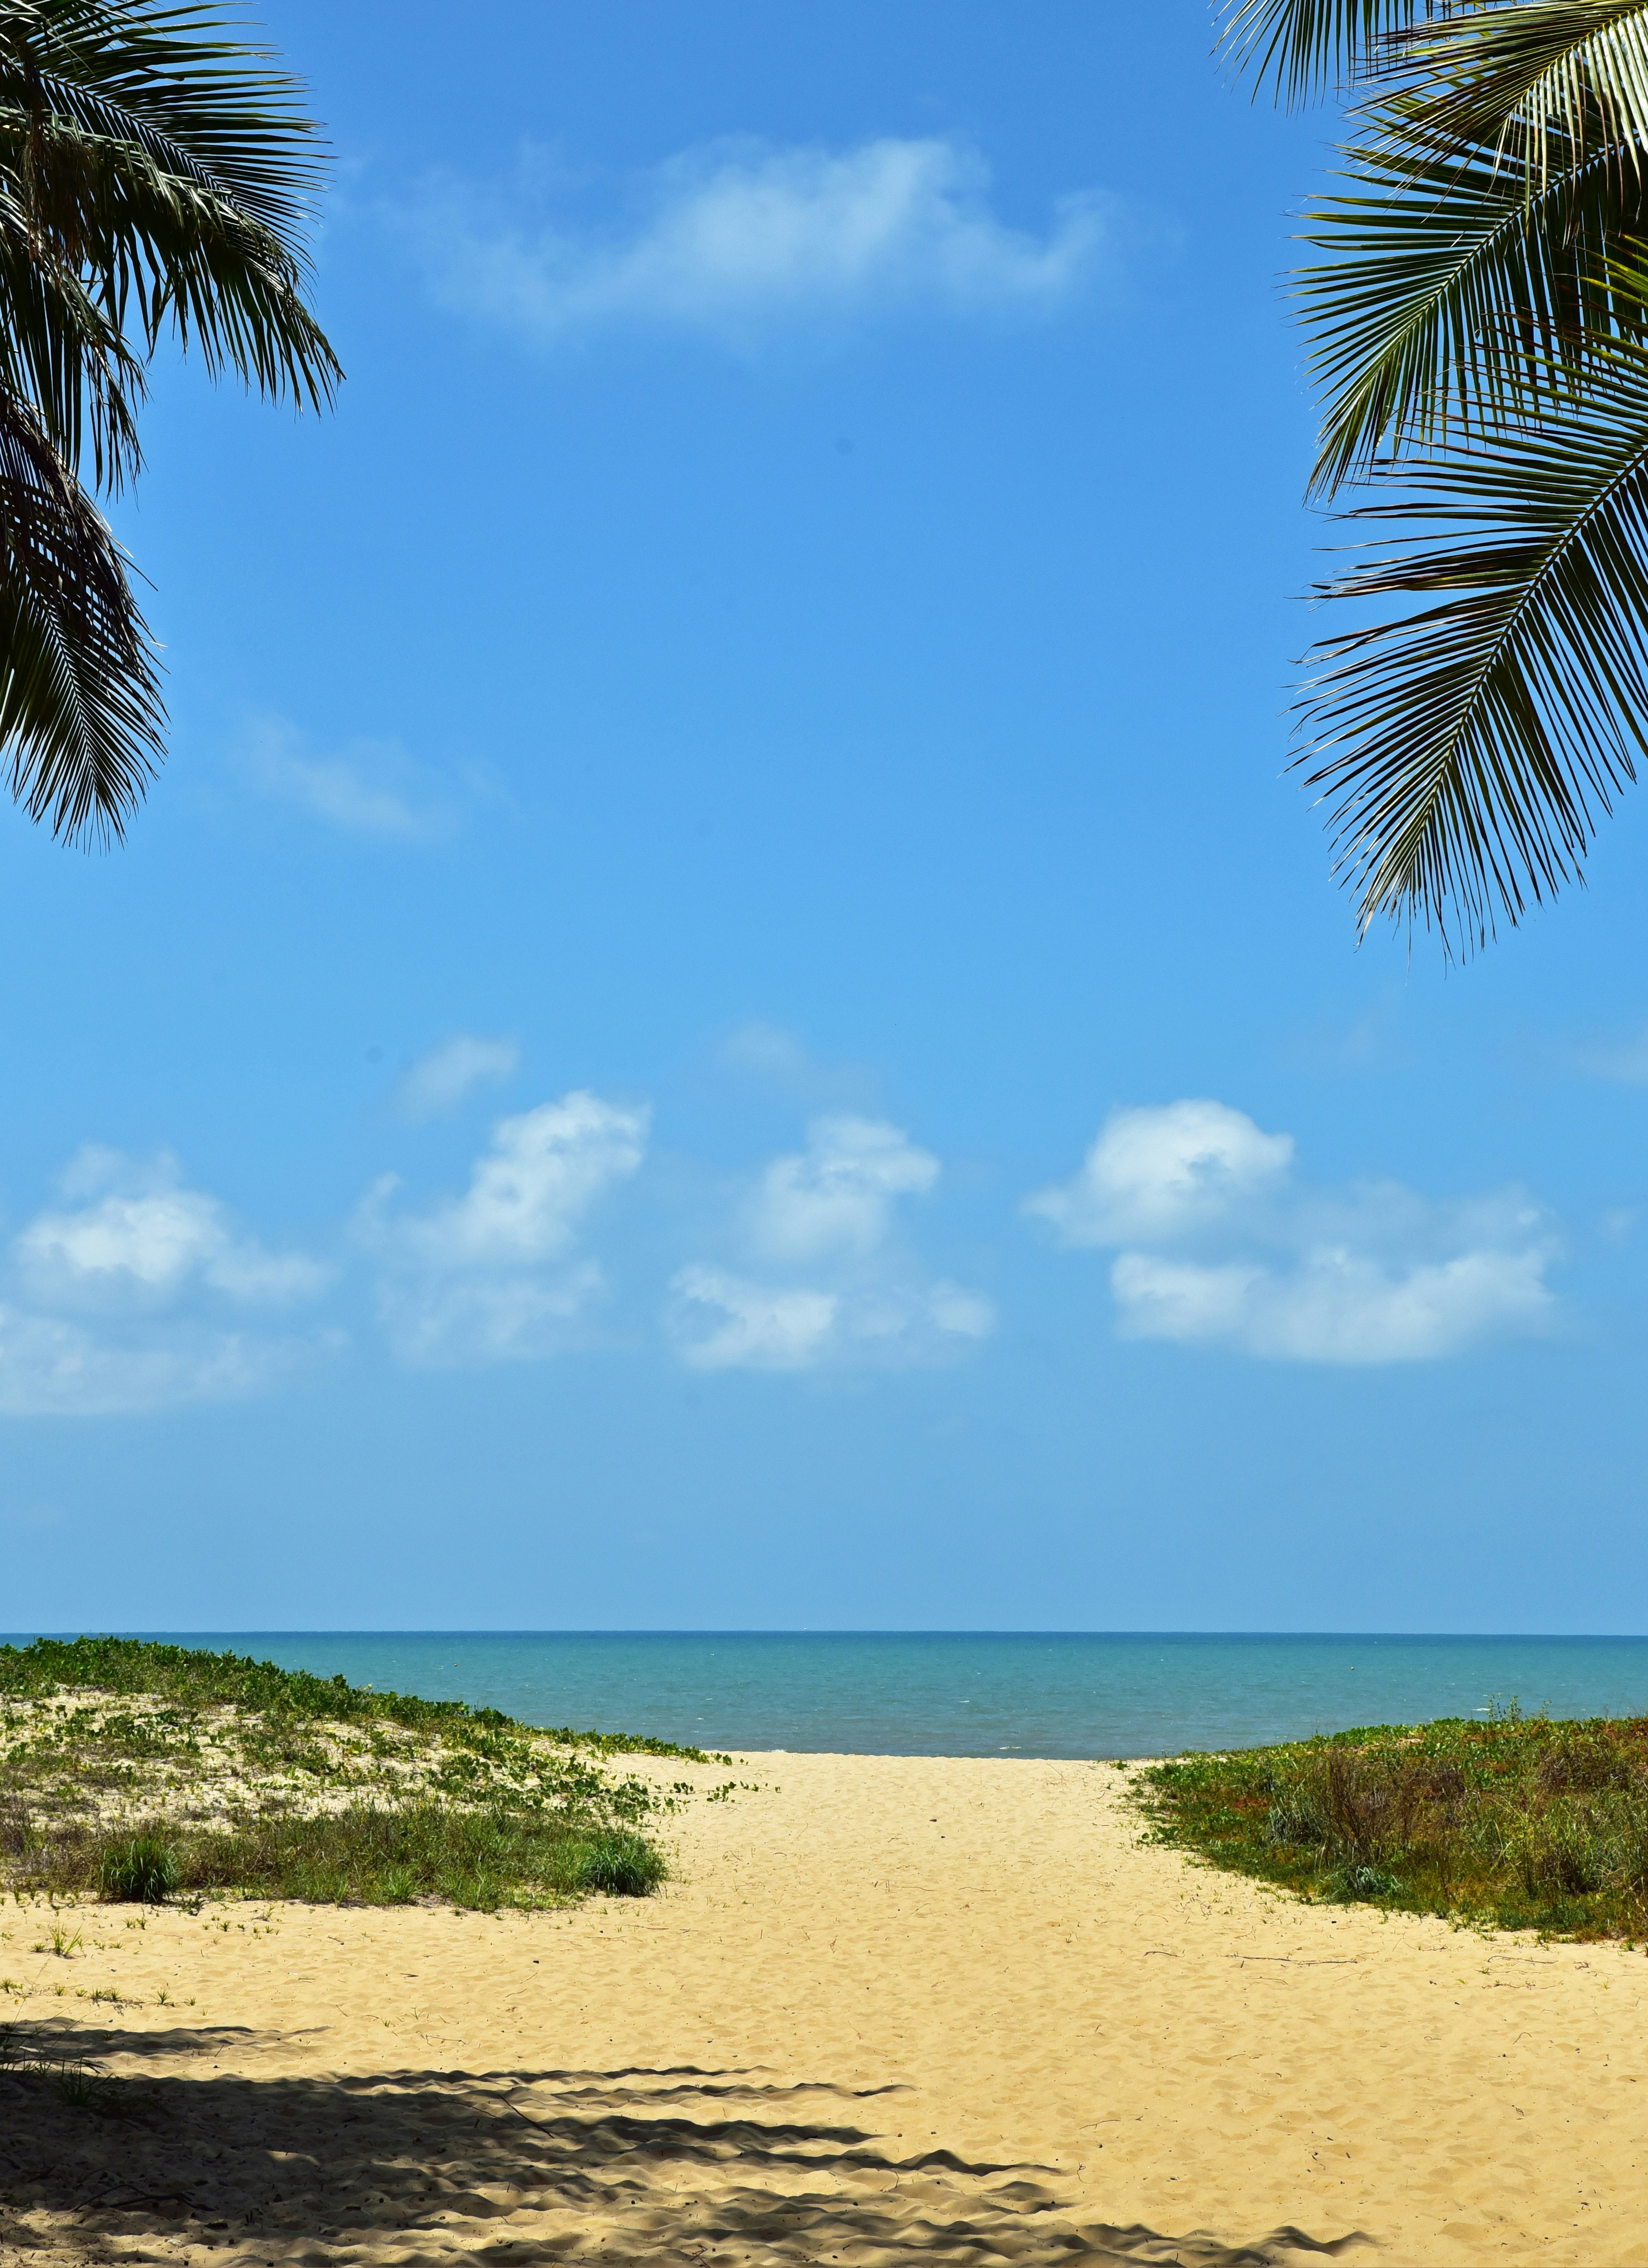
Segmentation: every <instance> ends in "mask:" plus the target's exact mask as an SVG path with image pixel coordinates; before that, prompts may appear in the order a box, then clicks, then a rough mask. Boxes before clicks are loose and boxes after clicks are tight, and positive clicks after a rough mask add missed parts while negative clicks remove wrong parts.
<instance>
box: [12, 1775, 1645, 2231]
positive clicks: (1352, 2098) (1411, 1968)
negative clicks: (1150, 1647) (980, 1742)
mask: <svg viewBox="0 0 1648 2268" xmlns="http://www.w3.org/2000/svg"><path fill="white" fill-rule="evenodd" d="M645 1768H646V1769H647V1770H648V1771H650V1772H651V1774H652V1775H653V1776H654V1777H656V1778H659V1779H660V1780H661V1781H663V1782H665V1783H666V1784H667V1783H668V1782H669V1781H672V1780H679V1779H683V1778H691V1779H693V1780H694V1781H695V1782H696V1783H698V1784H699V1786H700V1788H701V1791H704V1792H707V1791H708V1790H709V1789H710V1787H712V1786H716V1785H717V1784H719V1783H721V1782H723V1781H725V1779H726V1778H727V1777H728V1775H727V1774H726V1773H725V1771H722V1770H718V1769H717V1768H714V1767H710V1768H705V1767H682V1766H679V1765H675V1764H650V1763H649V1764H647V1765H646V1767H645ZM737 1778H739V1781H740V1782H745V1783H754V1788H753V1790H752V1788H751V1787H750V1786H744V1787H742V1788H741V1789H740V1791H739V1793H737V1794H736V1796H735V1797H733V1798H732V1800H724V1801H719V1802H709V1801H704V1800H694V1801H692V1802H691V1803H690V1804H689V1805H688V1807H687V1808H686V1809H685V1810H684V1811H683V1812H682V1813H681V1814H680V1815H678V1816H677V1817H676V1818H675V1819H673V1821H672V1822H671V1823H669V1825H668V1828H667V1830H666V1838H665V1839H666V1841H667V1842H668V1843H669V1844H670V1845H671V1846H672V1849H673V1857H674V1861H675V1865H676V1867H677V1878H676V1879H675V1880H674V1881H673V1882H672V1883H671V1884H670V1885H669V1887H668V1888H667V1889H666V1891H665V1892H664V1893H663V1894H662V1895H660V1896H657V1897H654V1898H651V1899H649V1900H644V1901H622V1900H610V1899H596V1900H593V1901H592V1902H591V1903H590V1904H587V1905H586V1906H584V1907H582V1908H580V1909H578V1910H576V1911H563V1912H556V1913H546V1914H541V1915H533V1916H521V1915H501V1916H497V1917H483V1916H476V1915H473V1914H468V1915H460V1914H454V1913H452V1912H450V1911H445V1910H438V1909H422V1908H419V1909H409V1910H407V1909H402V1910H392V1911H383V1910H360V1909H355V1910H344V1911H339V1910H337V1909H333V1908H305V1907H298V1906H291V1905H276V1906H256V1907H254V1906H246V1905H239V1904H233V1905H216V1906H213V1905H208V1906H206V1907H204V1908H202V1910H201V1911H199V1912H198V1913H190V1912H188V1911H172V1910H168V1911H151V1912H148V1913H146V1914H140V1913H138V1912H136V1911H134V1910H132V1909H128V1908H118V1907H109V1906H83V1907H80V1908H78V1909H77V1910H74V1911H69V1912H63V1913H60V1914H58V1915H56V1916H55V1917H54V1916H53V1915H52V1914H51V1913H50V1912H49V1911H48V1910H47V1909H45V1908H44V1907H37V1908H29V1907H18V1906H16V1905H13V1906H11V1907H9V1908H7V1909H6V1910H5V1911H4V1922H3V1928H0V1975H3V1976H4V1978H5V1979H6V1980H7V1985H8V1989H7V1991H6V1992H5V1995H4V2014H5V2015H7V2016H8V2017H10V2018H11V2019H12V2020H13V2021H15V2022H16V2023H17V2024H18V2026H19V2027H20V2028H21V2029H25V2030H26V2031H28V2032H30V2033H33V2034H40V2033H46V2034H49V2035H51V2036H55V2038H57V2039H59V2040H60V2041H61V2040H64V2039H66V2038H67V2037H69V2036H70V2035H71V2034H72V2036H73V2039H74V2041H75V2042H76V2043H77V2044H78V2045H79V2046H80V2047H81V2048H83V2049H85V2051H88V2052H89V2053H92V2054H94V2055H95V2056H96V2057H97V2058H98V2059H99V2063H100V2066H101V2067H102V2068H103V2069H104V2070H106V2071H107V2072H108V2073H112V2074H114V2075H116V2076H117V2077H118V2078H119V2079H120V2080H121V2088H120V2090H119V2092H120V2094H121V2095H123V2096H124V2097H126V2098H127V2099H128V2100H129V2101H130V2100H133V2099H135V2100H136V2105H137V2108H136V2111H135V2113H134V2115H131V2116H128V2117H104V2116H98V2115H95V2114H94V2112H93V2111H92V2110H90V2109H87V2108H84V2107H76V2106H72V2105H70V2104H68V2103H65V2102H63V2100H62V2099H61V2097H60V2095H58V2094H57V2092H56V2091H55V2089H53V2088H50V2087H49V2086H48V2085H47V2084H46V2083H44V2082H43V2081H42V2080H40V2078H39V2077H33V2076H32V2077H27V2078H19V2077H16V2076H11V2077H0V2095H3V2096H4V2119H3V2120H0V2256H4V2257H6V2258H11V2257H13V2256H14V2255H15V2256H16V2257H19V2258H23V2257H26V2258H28V2259H30V2260H32V2261H36V2262H42V2261H49V2260H55V2259H65V2260H69V2259H72V2260H76V2261H82V2260H84V2261H101V2260H113V2259H117V2258H127V2259H142V2260H175V2259H179V2258H181V2257H184V2256H185V2255H187V2254H189V2253H190V2252H203V2251H206V2250H210V2251H211V2252H212V2253H213V2254H214V2256H215V2257H217V2258H219V2259H224V2260H228V2261H232V2262H236V2263H240V2262H244V2263H246V2264H248V2268H250V2264H252V2263H261V2262H278V2263H293V2264H304V2268H321V2264H325V2263H332V2262H346V2261H348V2262H355V2261H359V2262H367V2263H374V2264H375V2263H379V2262H381V2263H385V2264H387V2263H391V2262H421V2261H430V2262H436V2261H445V2260H447V2259H449V2258H451V2257H452V2256H453V2255H455V2254H460V2253H461V2254H466V2255H479V2256H481V2257H484V2258H486V2259H487V2260H489V2261H497V2262H499V2263H504V2262H507V2263H510V2264H511V2268H512V2264H516V2263H523V2262H528V2261H531V2260H533V2259H537V2258H563V2257H568V2256H570V2255H578V2256H579V2257H583V2256H585V2255H589V2256H592V2257H600V2259H601V2260H603V2261H607V2262H623V2261H629V2260H636V2261H642V2260H645V2261H678V2260H679V2261H691V2262H699V2261H704V2262H708V2261H711V2260H713V2261H717V2262H720V2263H725V2264H729V2268H740V2264H744V2263H755V2262H762V2261H775V2262H777V2261H783V2262H786V2263H813V2262H820V2263H824V2262H837V2261H838V2262H842V2263H860V2264H880V2263H894V2262H902V2261H907V2260H918V2259H919V2260H932V2261H968V2262H975V2261H989V2260H993V2259H997V2258H1002V2259H1011V2260H1013V2261H1015V2262H1018V2263H1021V2264H1040V2263H1042V2262H1052V2261H1056V2260H1057V2261H1065V2260H1070V2259H1081V2258H1092V2259H1100V2260H1102V2259H1106V2258H1121V2259H1125V2260H1141V2259H1142V2260H1149V2261H1180V2262H1182V2263H1184V2264H1187V2268H1189V2264H1196V2268H1211V2264H1215V2263H1220V2264H1229V2263H1233V2262H1239V2261H1240V2262H1247V2263H1258V2262H1271V2263H1281V2262H1288V2261H1292V2262H1303V2261H1305V2260H1308V2259H1321V2257H1323V2255H1324V2251H1331V2252H1334V2253H1337V2254H1339V2255H1340V2256H1341V2257H1350V2258H1353V2259H1354V2258H1363V2259H1368V2260H1370V2261H1371V2260H1372V2259H1374V2258H1376V2257H1379V2256H1380V2254H1382V2255H1383V2257H1386V2258H1387V2259H1389V2260H1391V2261H1393V2262H1397V2263H1402V2264H1404V2268H1405V2264H1410V2263H1411V2264H1414V2268H1421V2264H1429V2263H1432V2262H1467V2263H1468V2262H1476V2261H1482V2260H1496V2261H1497V2260H1504V2261H1524V2260H1527V2261H1532V2260H1534V2259H1538V2260H1541V2261H1547V2262H1574V2263H1585V2264H1588V2268H1589V2264H1608V2268H1614V2264H1620V2268H1624V2264H1627V2263H1648V2210H1645V2208H1648V2182H1645V2180H1644V2173H1645V2171H1648V2101H1645V2100H1644V2096H1645V2095H1648V2049H1644V2031H1643V2019H1644V1985H1648V1959H1645V1958H1644V1955H1643V1954H1642V1953H1640V1952H1637V1953H1629V1952H1627V1951H1625V1950H1624V1949H1623V1948H1620V1947H1615V1946H1607V1947H1595V1946H1578V1947H1576V1946H1556V1945H1550V1946H1539V1945H1536V1944H1534V1943H1530V1942H1527V1941H1523V1940H1511V1939H1504V1938H1500V1939H1492V1940H1488V1939H1482V1938H1480V1937H1477V1936H1475V1935H1471V1934H1468V1933H1456V1932H1453V1931H1451V1930H1449V1929H1447V1928H1446V1927H1445V1926H1442V1925H1441V1924H1439V1923H1435V1922H1428V1921H1417V1920H1413V1919H1409V1918H1391V1919H1383V1918H1380V1917H1379V1916H1378V1915H1377V1914H1375V1913H1372V1912H1371V1911H1365V1910H1328V1909H1324V1908H1311V1907H1301V1906H1299V1905H1296V1904H1292V1903H1291V1902H1290V1901H1288V1900H1285V1899H1284V1898H1281V1897H1279V1896H1273V1895H1271V1894H1269V1893H1268V1892H1266V1891H1264V1890H1262V1889H1257V1888H1255V1887H1253V1886H1250V1885H1248V1884H1247V1883H1245V1882H1242V1881H1237V1880H1233V1879H1232V1878H1229V1877H1225V1876H1221V1875H1217V1874H1211V1873H1209V1872H1207V1871H1205V1870H1203V1869H1201V1868H1197V1867H1193V1866H1191V1865H1189V1864H1188V1863H1187V1862H1185V1861H1184V1860H1183V1859H1180V1858H1178V1857H1176V1856H1175V1855H1173V1854H1172V1853H1169V1852H1162V1851H1159V1850H1153V1849H1150V1848H1142V1847H1140V1845H1139V1844H1138V1840H1137V1835H1138V1829H1137V1821H1136V1819H1135V1817H1134V1815H1132V1813H1131V1812H1130V1811H1129V1808H1128V1807H1127V1805H1126V1803H1125V1801H1124V1800H1123V1797H1122V1789H1123V1778H1122V1775H1121V1774H1120V1773H1118V1772H1116V1771H1115V1770H1114V1769H1113V1768H1111V1767H1109V1766H1107V1765H1099V1764H1071V1763H1036V1762H1026V1761H1019V1760H1013V1761H1002V1762H996V1761H974V1760H969V1759H964V1758H944V1757H940V1758H899V1757H876V1756H770V1755H769V1756H748V1757H741V1758H739V1761H738V1766H737ZM54 1924H55V1926H56V1927H57V1928H58V1930H59V1932H60V1934H61V1935H62V1936H63V1940H64V1942H65V1943H66V1944H67V1946H68V1949H67V1950H66V1951H63V1952H56V1951H54V1950H52V1949H51V1944H50V1933H51V1927H52V1926H54ZM76 1933H78V1937H79V1942H78V1944H77V1945H75V1944H73V1943H72V1941H71V1940H73V1938H74V1936H75V1934H76ZM94 1995H96V1996H98V1997H96V1998H93V1996H94ZM1368 2245H1371V2246H1372V2247H1373V2248H1377V2249H1376V2250H1369V2249H1365V2246H1368Z"/></svg>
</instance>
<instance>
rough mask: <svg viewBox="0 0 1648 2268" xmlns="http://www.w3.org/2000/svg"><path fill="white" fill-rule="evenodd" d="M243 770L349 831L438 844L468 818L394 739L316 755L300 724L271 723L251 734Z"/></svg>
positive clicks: (282, 797)
mask: <svg viewBox="0 0 1648 2268" xmlns="http://www.w3.org/2000/svg"><path fill="white" fill-rule="evenodd" d="M241 767H242V770H244V772H245V773H246V777H247V778H248V779H250V780H251V782H252V784H254V786H255V787H256V788H258V789H259V790H260V791H261V792H262V793H263V794H265V795H268V796H272V797H274V798H276V799H277V800H278V801H280V802H283V803H290V804H295V805H296V806H298V809H300V810H302V811H306V812H308V813H309V814H311V816H312V817H313V818H316V819H322V820H325V821H327V824H328V825H330V826H333V827H336V828H341V829H342V831H343V832H344V833H345V834H349V835H369V836H378V837H379V839H380V840H383V841H386V842H394V843H431V842H436V841H438V840H439V839H440V838H441V837H442V836H447V835H450V834H451V833H452V829H453V828H455V827H456V826H457V825H458V824H459V821H460V817H461V813H460V809H459V806H458V805H457V804H456V802H455V801H454V800H453V799H452V795H451V793H450V792H448V790H447V788H446V787H445V784H444V783H443V782H442V781H441V780H440V779H439V778H438V777H437V776H436V775H435V774H434V773H432V772H431V771H430V770H428V768H427V767H426V766H424V765H423V764H419V763H416V762H413V760H412V758H411V757H410V756H408V755H407V753H406V751H405V749H404V748H402V747H400V746H399V745H398V744H397V743H396V742H394V741H393V740H351V741H350V742H349V745H348V746H347V747H344V748H342V749H341V750H339V751H337V752H336V753H335V754H334V755H314V754H313V752H312V751H311V750H310V748H309V747H308V746H307V744H306V742H305V738H304V736H303V734H302V733H299V732H298V729H297V727H296V726H295V725H291V724H288V723H287V722H286V721H285V720H284V719H283V718H276V717H269V718H261V719H260V720H259V722H258V723H257V724H256V725H254V727H253V728H252V730H251V732H250V733H248V735H247V738H246V744H245V747H244V748H243V750H242V755H241Z"/></svg>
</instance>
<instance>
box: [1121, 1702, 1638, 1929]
mask: <svg viewBox="0 0 1648 2268" xmlns="http://www.w3.org/2000/svg"><path fill="white" fill-rule="evenodd" d="M1134 1786H1135V1789H1136V1791H1137V1794H1138V1795H1139V1797H1140V1798H1141V1799H1142V1800H1143V1802H1144V1807H1145V1808H1146V1810H1147V1812H1148V1814H1149V1815H1150V1817H1151V1823H1152V1825H1153V1828H1154V1831H1155V1836H1156V1838H1157V1839H1158V1840H1159V1841H1160V1842H1164V1843H1169V1844H1173V1845H1177V1846H1178V1847H1180V1848H1181V1849H1183V1850H1188V1851H1194V1852H1196V1853H1197V1854H1198V1855H1199V1856H1201V1857H1202V1858H1204V1859H1209V1860H1210V1861H1211V1862H1212V1863H1213V1864H1214V1865H1216V1866H1219V1867H1231V1868H1232V1869H1235V1870H1237V1871H1239V1872H1240V1873H1243V1874H1257V1875H1260V1876H1262V1877H1263V1878H1264V1879H1265V1880H1266V1881H1273V1882H1277V1883H1281V1884H1284V1886H1286V1887H1287V1888H1289V1889H1294V1890H1297V1891H1299V1892H1300V1893H1301V1894H1302V1895H1303V1896H1306V1897H1325V1898H1332V1899H1335V1900H1340V1901H1344V1900H1367V1901H1372V1902H1377V1903H1378V1904H1381V1905H1386V1906H1400V1907H1402V1908H1404V1909H1406V1910H1408V1911H1413V1912H1418V1913H1437V1914H1446V1915H1452V1916H1455V1917H1459V1918H1468V1919H1470V1920H1472V1921H1482V1922H1487V1923H1490V1924H1492V1925H1495V1926H1498V1927H1500V1928H1505V1929H1529V1928H1532V1929H1539V1930H1545V1931H1551V1932H1558V1933H1562V1934H1563V1935H1565V1936H1575V1937H1606V1936H1616V1937H1629V1938H1633V1939H1636V1940H1643V1939H1644V1938H1648V1718H1644V1717H1635V1718H1624V1719H1613V1718H1598V1719H1591V1720H1589V1721H1586V1722H1584V1723H1577V1722H1565V1721H1561V1720H1558V1721H1555V1722H1553V1721H1552V1720H1550V1719H1547V1718H1542V1717H1533V1718H1530V1717H1525V1716H1524V1715H1523V1714H1522V1712H1520V1711H1519V1709H1517V1708H1516V1707H1515V1706H1514V1705H1512V1707H1511V1708H1510V1709H1509V1710H1505V1711H1501V1712H1496V1713H1495V1714H1494V1716H1492V1717H1491V1718H1490V1720H1489V1721H1488V1722H1487V1723H1482V1722H1476V1721H1472V1720H1469V1719H1460V1718H1451V1719H1449V1718H1445V1719H1439V1720H1438V1722H1436V1723H1434V1724H1430V1725H1414V1726H1405V1725H1376V1726H1372V1727H1365V1728H1363V1729H1361V1730H1358V1731H1355V1732H1348V1733H1335V1734H1331V1735H1328V1736H1319V1737H1318V1738H1317V1739H1315V1740H1312V1741H1294V1742H1288V1743H1286V1744H1285V1745H1284V1746H1280V1747H1276V1748H1269V1749H1236V1750H1232V1752H1230V1753H1229V1754H1227V1755H1224V1756H1180V1757H1178V1758H1176V1759H1174V1760H1173V1762H1172V1763H1169V1764H1154V1765H1149V1766H1146V1767H1145V1768H1144V1770H1143V1771H1141V1773H1140V1775H1139V1777H1138V1778H1137V1780H1136V1781H1135V1783H1134Z"/></svg>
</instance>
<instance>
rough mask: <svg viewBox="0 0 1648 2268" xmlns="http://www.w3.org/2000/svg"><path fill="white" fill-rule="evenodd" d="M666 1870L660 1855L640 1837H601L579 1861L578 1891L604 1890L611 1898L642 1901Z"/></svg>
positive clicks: (655, 1887) (589, 1846) (660, 1879)
mask: <svg viewBox="0 0 1648 2268" xmlns="http://www.w3.org/2000/svg"><path fill="white" fill-rule="evenodd" d="M667 1871H668V1869H667V1868H666V1866H665V1864H664V1859H663V1857H662V1855H661V1853H660V1852H658V1851H655V1850H654V1849H653V1847H652V1845H651V1844H650V1843H648V1842H646V1841H645V1840H644V1838H643V1837H641V1836H639V1835H601V1836H598V1837H596V1839H595V1841H594V1842H592V1843H591V1844H589V1845H587V1846H586V1847H585V1851H584V1853H583V1856H582V1857H581V1859H579V1861H578V1888H579V1889H583V1890H605V1891H606V1893H607V1896H609V1897H614V1898H644V1897H646V1896H650V1895H651V1892H652V1891H653V1890H655V1889H657V1888H658V1884H659V1883H660V1882H661V1881H663V1879H664V1877H665V1874H666V1873H667Z"/></svg>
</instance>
